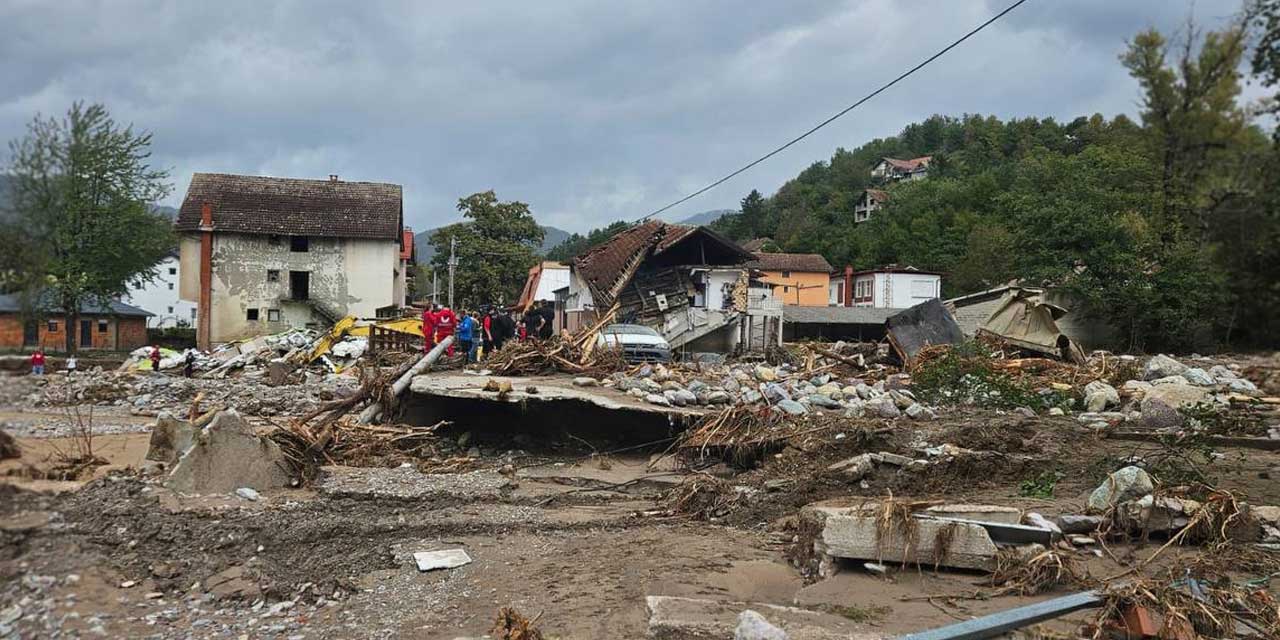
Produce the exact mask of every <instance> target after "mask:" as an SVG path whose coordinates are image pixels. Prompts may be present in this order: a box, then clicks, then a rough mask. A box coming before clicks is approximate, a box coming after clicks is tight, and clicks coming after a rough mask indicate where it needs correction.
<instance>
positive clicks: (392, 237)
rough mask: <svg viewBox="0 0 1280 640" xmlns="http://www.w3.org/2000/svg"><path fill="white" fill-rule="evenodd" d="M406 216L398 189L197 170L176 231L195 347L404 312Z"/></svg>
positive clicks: (334, 180)
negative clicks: (193, 309)
mask: <svg viewBox="0 0 1280 640" xmlns="http://www.w3.org/2000/svg"><path fill="white" fill-rule="evenodd" d="M403 218H404V212H403V205H402V195H401V188H400V185H396V184H385V183H375V182H350V181H343V180H339V179H338V177H337V176H330V177H329V179H328V180H303V179H297V178H273V177H262V176H241V175H229V174H219V173H197V174H195V175H194V176H192V178H191V185H190V187H188V189H187V194H186V198H185V199H184V200H183V202H182V208H181V209H180V210H179V212H178V218H177V220H176V222H175V225H174V227H175V229H176V230H177V231H178V233H179V234H180V236H181V239H180V245H179V246H180V249H179V256H180V260H181V270H180V273H181V287H180V292H179V293H180V295H181V297H182V298H184V299H189V300H196V301H197V322H196V326H197V342H198V344H199V346H200V348H201V349H208V348H209V347H210V346H211V345H212V344H213V343H216V342H226V341H230V340H237V339H242V338H247V337H252V336H256V335H264V334H271V333H277V332H280V331H282V330H284V329H288V328H290V327H297V328H304V327H309V328H324V327H328V326H329V325H331V324H333V323H334V322H336V321H337V320H338V319H340V318H342V317H343V316H348V315H350V316H357V317H364V318H370V317H374V316H376V315H377V313H378V310H379V309H381V308H386V307H392V306H394V307H399V306H401V305H402V304H403V301H404V298H405V292H404V287H405V280H404V274H403V273H402V270H403V269H404V268H405V265H406V264H407V261H406V260H405V259H404V253H403V252H404V247H403V243H404V240H405V234H404V231H403Z"/></svg>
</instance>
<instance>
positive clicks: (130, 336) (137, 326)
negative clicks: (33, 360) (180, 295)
mask: <svg viewBox="0 0 1280 640" xmlns="http://www.w3.org/2000/svg"><path fill="white" fill-rule="evenodd" d="M149 317H151V313H149V312H147V311H145V310H143V309H139V308H138V307H135V306H132V305H128V304H125V303H123V302H120V301H118V300H109V301H106V302H99V301H96V300H83V301H81V302H80V315H79V317H78V318H77V319H76V320H77V322H78V326H76V327H67V323H66V314H65V312H64V310H63V309H62V308H61V306H59V305H58V304H56V303H54V302H52V298H51V296H47V295H39V294H37V295H36V296H34V297H33V300H32V301H30V302H29V303H28V304H26V305H24V304H23V300H22V297H21V296H20V295H19V294H16V293H10V294H2V295H0V349H15V350H16V349H36V348H41V349H45V350H50V351H62V350H63V349H65V348H66V346H67V333H68V331H70V332H71V333H72V334H73V335H72V339H73V340H74V341H75V344H76V346H77V347H78V348H79V349H82V350H88V349H94V350H102V351H132V350H134V349H137V348H138V347H142V346H145V345H146V344H147V318H149Z"/></svg>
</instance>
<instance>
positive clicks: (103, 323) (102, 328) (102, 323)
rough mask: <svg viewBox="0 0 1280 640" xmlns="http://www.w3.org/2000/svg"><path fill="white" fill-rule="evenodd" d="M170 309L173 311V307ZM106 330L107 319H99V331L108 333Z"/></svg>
mask: <svg viewBox="0 0 1280 640" xmlns="http://www.w3.org/2000/svg"><path fill="white" fill-rule="evenodd" d="M170 311H173V309H170ZM106 332H107V321H106V320H99V321H98V333H106Z"/></svg>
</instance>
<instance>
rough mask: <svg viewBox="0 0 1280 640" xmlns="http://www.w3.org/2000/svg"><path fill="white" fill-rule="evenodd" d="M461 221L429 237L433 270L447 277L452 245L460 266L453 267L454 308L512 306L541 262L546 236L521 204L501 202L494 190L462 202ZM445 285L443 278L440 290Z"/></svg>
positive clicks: (475, 195)
mask: <svg viewBox="0 0 1280 640" xmlns="http://www.w3.org/2000/svg"><path fill="white" fill-rule="evenodd" d="M458 211H461V212H462V216H463V217H464V218H465V220H464V221H463V222H459V223H456V224H451V225H448V226H445V227H441V228H440V229H438V230H436V232H435V233H433V234H431V240H430V242H431V245H432V246H433V247H434V248H435V256H434V257H433V258H432V261H431V264H432V267H433V268H434V269H435V270H436V271H437V272H438V273H440V274H442V275H443V274H445V273H447V272H448V261H449V249H450V243H451V242H452V241H455V240H456V242H457V245H456V246H455V247H454V250H455V254H456V255H457V259H458V263H457V265H456V266H455V268H454V284H453V287H454V304H456V305H460V306H468V307H470V306H475V305H480V304H510V303H512V302H515V300H516V299H517V298H518V297H519V295H520V289H521V287H523V286H524V281H525V278H526V276H527V274H528V272H529V267H531V266H533V265H534V264H535V263H536V262H537V261H538V255H537V249H538V247H540V246H541V245H542V238H543V231H542V228H541V227H539V226H538V223H537V222H536V221H535V220H534V219H533V214H532V213H530V212H529V205H527V204H525V203H523V202H516V201H511V202H501V201H499V200H498V196H497V195H496V194H495V193H494V192H493V191H492V190H490V191H484V192H481V193H474V194H471V195H469V196H467V197H465V198H462V199H460V200H458ZM445 286H447V283H446V282H445V281H444V278H442V279H441V287H442V288H443V287H445Z"/></svg>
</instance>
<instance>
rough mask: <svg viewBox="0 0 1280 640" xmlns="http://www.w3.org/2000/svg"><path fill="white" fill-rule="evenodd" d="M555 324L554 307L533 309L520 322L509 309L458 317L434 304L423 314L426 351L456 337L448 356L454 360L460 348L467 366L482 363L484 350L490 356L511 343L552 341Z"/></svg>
mask: <svg viewBox="0 0 1280 640" xmlns="http://www.w3.org/2000/svg"><path fill="white" fill-rule="evenodd" d="M554 324H555V312H554V311H553V310H552V308H551V306H550V305H544V306H542V307H538V308H534V309H530V310H529V311H527V312H525V313H524V315H523V316H522V317H521V318H520V320H519V322H517V321H516V319H515V318H514V317H512V315H511V314H510V313H509V312H508V311H507V310H506V309H500V308H496V307H489V308H487V309H484V310H470V311H468V310H462V311H460V312H457V313H455V312H454V311H453V310H452V309H450V308H449V307H447V306H444V307H442V306H440V305H438V304H433V305H431V306H430V307H429V308H427V310H426V311H423V312H422V335H423V337H425V338H426V341H425V344H424V345H423V350H424V351H430V350H431V349H433V348H435V346H436V345H437V344H439V343H440V342H441V341H443V340H444V339H445V338H446V337H448V336H455V341H454V342H453V343H451V344H450V345H449V347H448V349H447V353H448V355H449V356H450V357H453V354H454V347H455V346H457V347H458V349H459V350H461V352H462V353H463V354H464V355H465V356H466V358H467V362H478V361H479V359H480V354H481V349H483V353H485V354H489V353H493V352H494V351H496V350H497V349H501V348H502V345H504V344H506V343H507V341H509V340H513V339H520V340H526V339H529V338H543V339H545V338H550V337H551V335H552V333H553V331H554V330H553V326H554Z"/></svg>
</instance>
